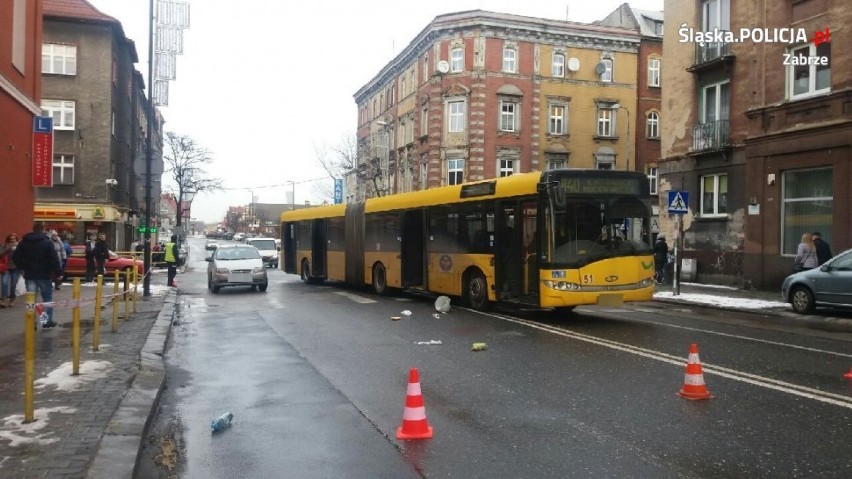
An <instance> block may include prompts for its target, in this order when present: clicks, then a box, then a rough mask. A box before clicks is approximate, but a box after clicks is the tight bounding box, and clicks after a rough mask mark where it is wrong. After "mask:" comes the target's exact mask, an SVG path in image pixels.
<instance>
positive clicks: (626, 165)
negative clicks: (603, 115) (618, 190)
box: [612, 103, 630, 171]
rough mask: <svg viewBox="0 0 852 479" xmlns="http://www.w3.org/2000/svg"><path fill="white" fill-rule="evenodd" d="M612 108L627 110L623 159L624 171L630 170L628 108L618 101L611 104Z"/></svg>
mask: <svg viewBox="0 0 852 479" xmlns="http://www.w3.org/2000/svg"><path fill="white" fill-rule="evenodd" d="M612 109H613V110H624V111H626V112H627V155H626V156H625V161H624V171H628V170H630V110H629V109H628V108H627V107H626V106H623V105H621V104H620V103H616V104H615V105H612Z"/></svg>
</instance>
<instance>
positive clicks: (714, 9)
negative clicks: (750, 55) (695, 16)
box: [701, 0, 731, 32]
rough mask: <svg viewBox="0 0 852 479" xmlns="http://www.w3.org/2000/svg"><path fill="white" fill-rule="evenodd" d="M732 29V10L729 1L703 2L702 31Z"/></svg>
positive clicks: (713, 0)
mask: <svg viewBox="0 0 852 479" xmlns="http://www.w3.org/2000/svg"><path fill="white" fill-rule="evenodd" d="M730 29H731V8H730V5H729V1H728V0H703V5H701V30H702V31H705V32H709V31H713V30H730Z"/></svg>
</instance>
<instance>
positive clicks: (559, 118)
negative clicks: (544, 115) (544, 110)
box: [547, 105, 568, 135]
mask: <svg viewBox="0 0 852 479" xmlns="http://www.w3.org/2000/svg"><path fill="white" fill-rule="evenodd" d="M549 110H550V113H549V116H550V118H549V121H548V127H547V132H548V133H549V134H551V135H565V134H566V133H568V131H567V128H566V125H568V107H567V106H565V105H550V109H549Z"/></svg>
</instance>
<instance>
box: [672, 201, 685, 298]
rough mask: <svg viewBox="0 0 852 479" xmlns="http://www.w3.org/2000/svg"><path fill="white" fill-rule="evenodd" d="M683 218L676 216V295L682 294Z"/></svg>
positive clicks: (674, 284) (674, 292) (674, 293)
mask: <svg viewBox="0 0 852 479" xmlns="http://www.w3.org/2000/svg"><path fill="white" fill-rule="evenodd" d="M681 218H683V215H677V216H676V217H675V226H676V227H677V238H676V239H675V242H674V283H673V286H674V291H673V292H672V294H673V295H674V296H678V295H680V248H681V241H683V221H682V220H681Z"/></svg>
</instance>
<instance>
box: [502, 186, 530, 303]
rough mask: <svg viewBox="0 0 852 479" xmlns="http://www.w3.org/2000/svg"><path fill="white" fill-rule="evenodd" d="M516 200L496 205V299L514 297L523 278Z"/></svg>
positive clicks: (518, 294) (516, 296) (519, 292)
mask: <svg viewBox="0 0 852 479" xmlns="http://www.w3.org/2000/svg"><path fill="white" fill-rule="evenodd" d="M519 208H520V206H519V204H518V202H517V201H501V202H500V203H499V204H498V207H497V227H496V228H495V232H496V234H497V238H496V239H497V241H496V244H495V246H496V251H497V254H496V255H495V260H496V271H495V275H496V283H497V284H496V286H497V299H507V300H511V299H516V298H518V297H519V296H520V294H521V285H522V280H523V269H522V261H521V260H522V258H521V253H522V251H521V244H522V243H521V228H520V226H522V225H521V222H520V218H521V215H520V212H519Z"/></svg>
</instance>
